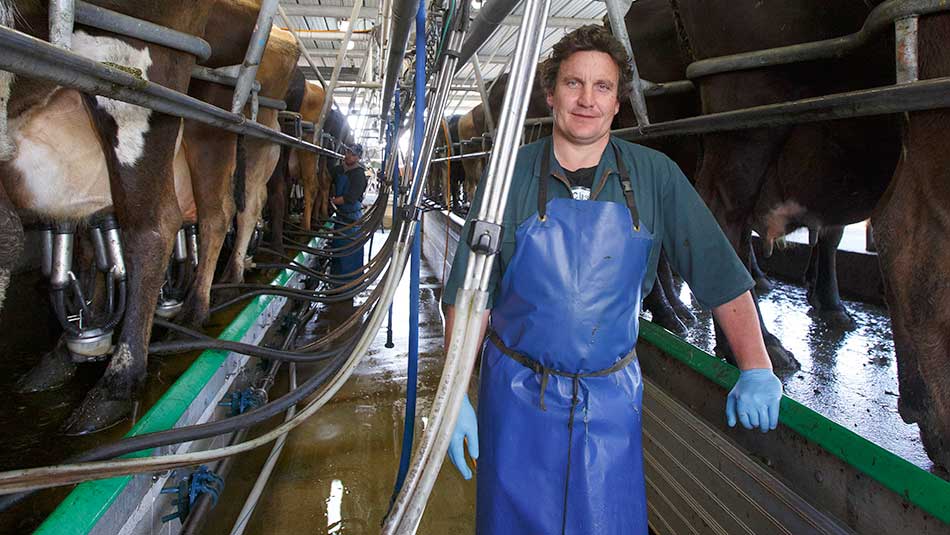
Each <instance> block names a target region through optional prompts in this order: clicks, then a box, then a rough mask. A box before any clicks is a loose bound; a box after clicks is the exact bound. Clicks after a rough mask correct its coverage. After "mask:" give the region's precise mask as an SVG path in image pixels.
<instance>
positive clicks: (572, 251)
mask: <svg viewBox="0 0 950 535" xmlns="http://www.w3.org/2000/svg"><path fill="white" fill-rule="evenodd" d="M539 76H540V77H541V81H542V86H543V87H544V89H545V92H546V94H547V103H548V106H549V107H550V108H551V111H552V114H553V116H554V130H553V135H552V136H551V137H549V138H544V139H542V140H540V141H538V142H535V143H532V144H530V145H526V146H524V147H521V149H520V150H519V151H518V156H517V161H516V163H515V169H514V175H513V177H512V182H511V187H510V190H509V193H508V203H507V205H506V209H505V214H504V217H503V222H502V225H503V227H504V232H503V237H502V241H501V250H500V252H499V254H498V257H497V258H496V259H495V262H494V268H493V273H492V275H491V279H490V281H489V285H488V290H489V302H488V307H487V308H488V309H490V310H489V311H488V312H486V314H485V316H484V317H483V318H482V333H483V336H484V334H485V332H486V331H487V332H488V339H487V340H486V342H485V345H484V349H483V354H482V359H481V372H480V377H479V380H480V385H479V397H478V413H477V416H476V412H475V410H474V408H473V407H472V404H471V402H470V401H469V399H468V397H467V396H466V397H465V400H464V402H463V405H462V408H461V410H460V413H459V417H458V420H457V423H456V427H455V431H454V433H453V436H452V438H451V442H450V445H449V451H448V457H449V458H450V459H451V460H452V462H453V463H454V464H455V466H456V467H457V468H458V469H459V471H460V472H461V473H462V476H463V477H465V478H466V479H468V478H470V477H471V470H470V468H469V467H468V464H467V463H466V459H465V453H464V452H465V448H466V445H467V448H468V452H469V454H470V455H471V456H472V457H473V458H477V459H478V488H477V502H476V503H477V506H476V511H477V514H476V531H477V533H479V534H481V535H490V534H509V533H511V534H514V533H517V534H529V533H531V534H534V533H543V534H545V535H551V534H557V533H560V534H565V533H570V534H576V535H589V534H594V533H596V534H598V535H646V534H647V503H646V490H645V482H644V474H643V450H642V444H641V434H642V431H641V425H642V422H641V414H642V398H643V381H642V378H641V376H640V367H639V365H638V363H637V358H636V352H635V349H634V348H635V344H636V342H637V334H638V326H639V323H638V319H639V313H640V301H641V298H642V296H643V295H646V294H647V293H648V292H649V290H650V288H651V287H652V285H653V283H654V280H655V278H656V266H657V261H658V258H659V253H660V246H661V244H662V246H663V248H664V249H665V250H666V251H667V253H668V256H669V260H670V262H671V263H672V264H673V266H674V267H675V268H676V269H677V271H678V272H679V273H680V274H682V275H683V278H684V279H686V281H687V282H688V283H689V287H690V289H691V290H692V291H693V293H694V295H695V296H696V297H697V299H698V300H699V301H700V302H701V303H702V304H703V306H705V307H708V308H710V309H712V311H713V314H714V315H715V317H716V319H717V320H718V322H719V324H720V325H721V326H722V329H723V331H724V332H725V334H726V337H727V338H728V340H729V342H730V344H731V346H732V349H733V351H734V352H735V355H736V360H737V361H738V363H739V368H740V370H741V374H740V376H739V380H738V382H737V383H736V385H735V386H734V388H733V389H732V391H731V392H729V395H728V397H727V400H726V420H727V422H728V424H729V425H730V426H733V425H735V424H736V422H737V421H738V422H739V423H741V424H742V425H743V426H744V427H746V428H748V429H752V428H757V429H760V430H761V431H762V432H766V431H768V430H770V429H775V427H776V425H777V423H778V415H779V402H780V400H781V397H782V383H781V381H779V379H778V378H777V377H776V376H775V375H774V374H773V373H772V365H771V362H770V361H769V357H768V354H767V353H766V350H765V344H764V343H763V341H762V333H761V331H760V329H759V321H758V316H757V315H756V309H755V304H754V303H753V301H752V295H751V294H750V292H749V290H750V289H751V288H752V285H753V283H752V278H751V277H750V276H749V272H748V271H747V270H746V268H745V267H744V266H743V265H742V263H741V262H740V261H739V259H738V258H737V257H736V254H735V252H734V251H733V249H732V247H731V245H730V244H729V241H728V240H727V239H726V237H725V236H724V235H723V233H722V231H721V230H720V228H719V225H718V224H717V223H716V220H715V219H714V218H713V216H712V214H711V213H710V212H709V209H708V208H707V207H706V205H705V204H704V203H703V201H702V200H701V199H700V197H699V195H698V194H697V193H696V191H695V190H693V188H692V186H690V184H689V182H688V181H687V180H686V177H685V176H683V173H682V172H681V171H680V169H679V168H678V167H677V166H676V164H674V163H673V162H672V161H671V160H670V159H669V158H667V157H666V156H664V155H663V154H661V153H659V152H657V151H654V150H651V149H648V148H646V147H642V146H639V145H635V144H633V143H629V142H626V141H623V140H621V139H618V138H614V137H611V135H610V124H611V121H612V120H613V118H614V116H615V115H616V114H617V112H618V111H619V109H620V100H621V99H623V98H627V97H626V95H628V87H629V85H630V83H631V77H632V73H631V68H630V66H629V62H628V58H627V54H626V52H625V50H624V48H623V46H622V45H621V44H620V42H618V41H617V40H616V38H614V37H613V36H612V35H610V33H609V31H608V30H606V29H605V28H603V27H601V26H584V27H582V28H579V29H577V30H575V31H574V32H571V33H570V34H568V35H566V36H565V37H564V38H563V39H562V40H561V41H560V42H559V43H557V44H556V45H554V50H553V53H552V55H551V58H550V59H548V60H546V61H545V62H544V64H543V65H542V67H541V69H540V71H539ZM483 195H484V181H483V182H482V184H481V185H480V186H479V188H478V191H477V192H476V195H475V201H474V203H473V206H472V209H471V211H470V212H469V214H470V216H469V221H468V222H466V224H465V228H463V230H462V232H461V236H468V235H469V229H470V227H471V225H472V222H471V217H472V216H473V215H474V214H477V213H478V211H479V210H478V207H479V205H480V204H481V202H482V197H483ZM470 254H471V250H470V247H469V245H468V244H467V243H466V240H465V239H464V238H463V239H462V240H461V241H460V242H459V246H458V249H457V251H456V254H455V260H454V261H453V262H452V272H451V275H450V276H449V279H448V281H447V282H446V285H445V290H444V291H443V294H442V302H443V310H444V312H445V333H446V340H445V346H446V347H448V346H449V344H450V342H451V340H450V339H449V333H451V331H452V324H453V323H454V317H455V310H454V304H455V298H456V295H457V292H458V289H459V287H461V285H462V282H463V281H462V280H463V278H464V275H465V268H466V264H467V262H468V257H469V255H470ZM489 319H490V322H491V325H490V327H489ZM479 453H480V454H481V457H479Z"/></svg>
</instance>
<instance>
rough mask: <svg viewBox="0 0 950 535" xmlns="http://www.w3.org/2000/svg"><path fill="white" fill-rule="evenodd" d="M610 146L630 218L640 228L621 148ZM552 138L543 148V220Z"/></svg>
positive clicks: (540, 214) (540, 203) (540, 186)
mask: <svg viewBox="0 0 950 535" xmlns="http://www.w3.org/2000/svg"><path fill="white" fill-rule="evenodd" d="M610 146H611V148H612V149H613V151H614V160H616V162H617V174H618V177H619V179H620V190H621V191H623V198H624V200H625V201H626V203H627V209H628V210H629V211H630V219H631V220H632V221H633V229H634V230H636V231H639V230H640V212H639V211H638V210H637V201H636V199H635V198H634V195H633V184H632V183H631V182H630V175H629V174H628V173H627V166H626V165H624V163H623V158H621V157H620V156H621V155H620V149H619V148H617V144H616V143H614V142H613V140H611V141H610ZM551 152H552V149H551V138H548V139H547V141H545V142H544V147H542V148H541V182H540V183H539V184H538V218H540V219H541V220H542V221H543V220H544V218H545V213H546V212H547V203H548V179H549V178H550V177H551Z"/></svg>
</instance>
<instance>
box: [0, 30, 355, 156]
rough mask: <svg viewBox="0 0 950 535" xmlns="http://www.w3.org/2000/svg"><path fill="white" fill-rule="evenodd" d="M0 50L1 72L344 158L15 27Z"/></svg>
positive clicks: (4, 34) (3, 33)
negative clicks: (59, 46)
mask: <svg viewBox="0 0 950 535" xmlns="http://www.w3.org/2000/svg"><path fill="white" fill-rule="evenodd" d="M0 51H2V52H3V53H0V69H2V70H6V71H9V72H12V73H15V74H19V75H23V76H27V77H31V78H38V79H43V80H47V81H51V82H54V83H56V84H59V85H62V86H63V87H70V88H73V89H78V90H79V91H82V92H85V93H89V94H94V95H102V96H105V97H108V98H112V99H115V100H120V101H122V102H127V103H130V104H135V105H137V106H142V107H145V108H149V109H152V110H155V111H158V112H161V113H166V114H169V115H174V116H176V117H182V118H184V119H189V120H193V121H197V122H200V123H204V124H208V125H211V126H216V127H218V128H222V129H224V130H227V131H229V132H234V133H236V134H244V135H248V136H251V137H255V138H259V139H265V140H267V141H271V142H274V143H279V144H281V145H286V146H288V147H291V148H296V149H301V150H306V151H309V152H316V153H318V154H322V155H325V156H329V157H332V158H342V157H343V156H342V155H341V154H339V153H336V152H333V151H328V150H326V149H324V148H322V147H317V146H316V145H312V144H310V143H306V142H304V141H301V140H298V139H296V138H294V137H291V136H288V135H286V134H283V133H281V132H279V131H277V130H273V129H270V128H268V127H266V126H264V125H261V124H258V123H255V122H252V121H248V120H247V118H246V117H244V116H243V115H239V114H234V113H231V112H229V111H226V110H223V109H221V108H218V107H216V106H213V105H211V104H208V103H207V102H203V101H201V100H198V99H196V98H194V97H191V96H188V95H186V94H184V93H179V92H177V91H174V90H171V89H169V88H167V87H164V86H160V85H158V84H155V83H153V82H149V81H148V80H144V79H142V78H139V77H136V76H135V75H132V74H130V73H127V72H125V71H121V70H119V69H115V68H113V67H109V66H106V65H103V64H101V63H98V62H96V61H93V60H91V59H88V58H85V57H82V56H79V55H78V54H74V53H72V52H68V51H65V50H62V49H60V48H58V47H55V46H53V45H51V44H49V43H47V42H46V41H42V40H40V39H36V38H35V37H31V36H29V35H26V34H24V33H22V32H18V31H16V30H11V29H9V28H5V27H0Z"/></svg>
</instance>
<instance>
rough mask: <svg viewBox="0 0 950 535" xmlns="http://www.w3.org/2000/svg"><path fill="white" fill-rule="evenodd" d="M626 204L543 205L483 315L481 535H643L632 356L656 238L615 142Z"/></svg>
mask: <svg viewBox="0 0 950 535" xmlns="http://www.w3.org/2000/svg"><path fill="white" fill-rule="evenodd" d="M611 147H612V148H613V150H614V154H615V156H616V161H617V166H618V169H619V173H618V174H619V177H620V183H621V186H622V188H623V191H624V196H625V198H626V206H625V205H623V204H620V203H615V202H602V201H597V200H574V199H562V198H555V199H552V200H550V201H548V200H547V183H548V178H549V176H550V158H551V154H550V153H551V150H550V142H548V143H546V144H545V147H544V148H543V149H542V150H543V152H542V165H541V182H540V184H539V188H538V215H537V216H536V217H530V218H529V219H528V220H526V221H525V222H524V223H522V224H521V225H520V226H519V227H518V229H517V232H516V239H517V241H516V246H515V253H514V255H513V257H512V259H511V262H510V264H509V265H508V267H507V268H506V270H505V274H504V277H503V278H502V281H501V288H500V296H499V299H498V300H497V301H496V303H495V306H494V307H493V308H492V311H491V324H492V331H491V333H490V336H489V340H488V341H486V343H485V347H484V353H483V356H482V368H481V385H480V390H479V397H478V400H479V405H478V428H479V449H480V457H479V460H478V502H477V531H478V533H479V534H480V535H496V534H498V535H500V534H525V535H527V534H531V535H535V534H544V535H549V534H557V533H569V534H577V535H581V534H583V535H591V534H598V535H609V534H624V535H639V534H646V533H647V513H646V496H645V488H644V479H643V452H642V449H641V427H640V424H641V404H642V396H643V385H642V382H641V378H640V368H639V366H638V364H637V361H636V356H635V354H634V352H633V348H634V345H635V344H636V340H637V330H638V323H637V322H638V316H639V312H640V293H641V291H640V288H641V285H642V281H643V277H644V274H645V272H646V266H647V259H648V258H649V255H650V248H651V245H652V243H653V238H652V235H651V234H650V232H649V231H647V230H646V229H644V228H642V227H641V226H640V224H639V215H638V213H637V209H636V202H635V201H634V198H633V189H632V187H631V185H630V179H629V177H628V175H627V172H626V169H625V167H624V165H623V162H622V160H621V158H620V152H619V150H618V149H617V147H616V146H615V145H614V144H613V143H612V142H611Z"/></svg>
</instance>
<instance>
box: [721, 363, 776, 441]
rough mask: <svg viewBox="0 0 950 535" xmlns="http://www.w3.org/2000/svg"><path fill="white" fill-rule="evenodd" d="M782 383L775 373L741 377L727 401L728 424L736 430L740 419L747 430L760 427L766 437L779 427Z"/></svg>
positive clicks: (757, 371) (750, 373)
mask: <svg viewBox="0 0 950 535" xmlns="http://www.w3.org/2000/svg"><path fill="white" fill-rule="evenodd" d="M781 401H782V382H781V381H779V379H778V377H776V376H775V374H774V373H772V370H767V369H765V368H757V369H754V370H745V371H743V372H742V373H740V374H739V380H738V381H736V385H735V386H734V387H732V391H730V392H729V397H728V398H726V423H728V424H729V427H735V425H736V418H738V419H739V422H740V423H741V424H742V427H745V428H746V429H755V428H756V427H758V428H759V429H760V430H761V431H762V432H763V433H765V432H767V431H768V430H769V429H775V427H776V426H778V409H779V402H781Z"/></svg>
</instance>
